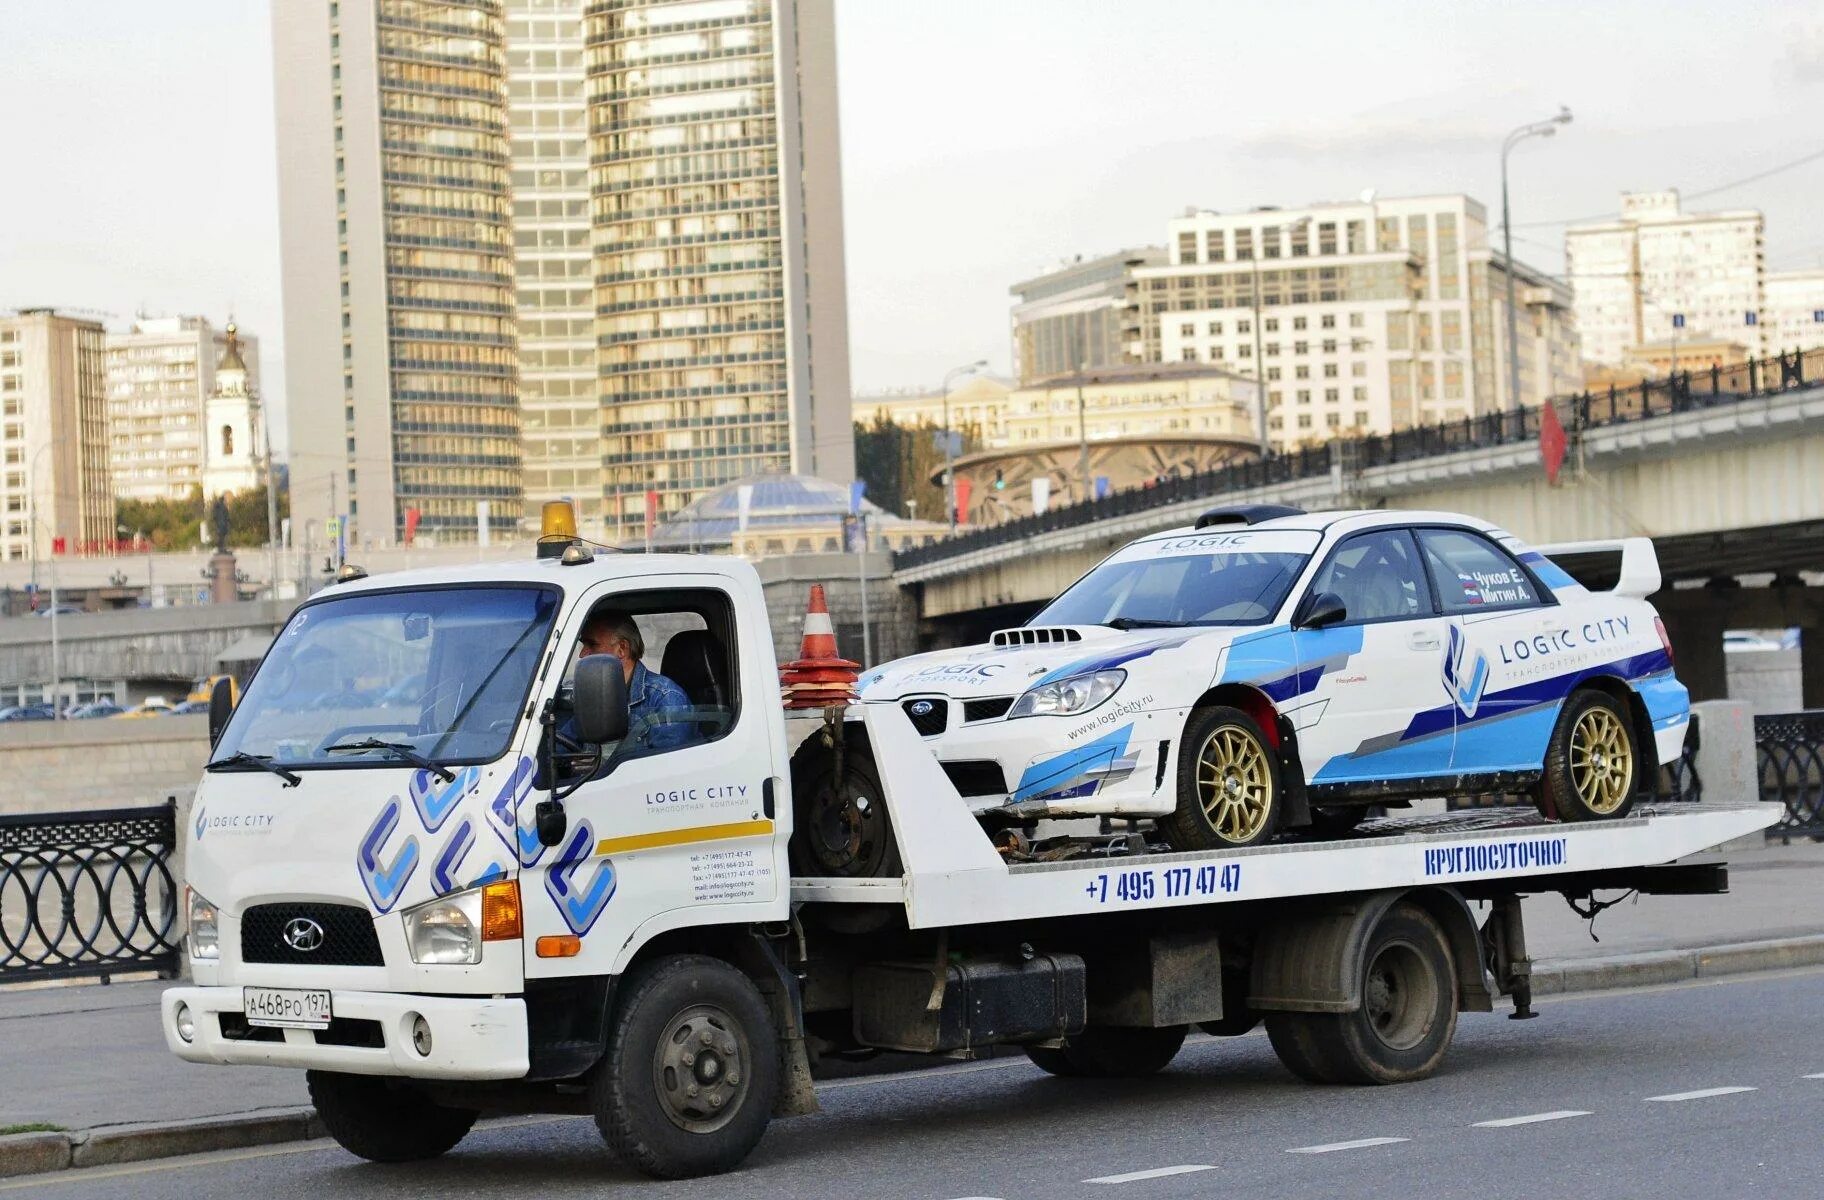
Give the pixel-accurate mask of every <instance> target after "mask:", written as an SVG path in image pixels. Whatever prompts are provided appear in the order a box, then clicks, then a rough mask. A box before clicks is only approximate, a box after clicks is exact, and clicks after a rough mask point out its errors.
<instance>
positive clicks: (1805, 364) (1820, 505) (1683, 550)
mask: <svg viewBox="0 0 1824 1200" xmlns="http://www.w3.org/2000/svg"><path fill="white" fill-rule="evenodd" d="M1789 364H1790V367H1789V369H1787V370H1785V371H1775V370H1771V369H1769V370H1764V371H1756V372H1755V373H1754V375H1753V377H1740V376H1734V375H1732V373H1731V372H1728V371H1723V372H1718V373H1717V374H1716V375H1713V376H1709V377H1698V379H1697V380H1696V381H1695V382H1696V386H1695V388H1693V387H1692V386H1691V385H1690V384H1683V385H1681V386H1678V387H1668V386H1667V385H1665V384H1657V385H1647V386H1644V387H1642V388H1640V389H1630V390H1629V391H1627V392H1618V393H1611V394H1609V395H1607V396H1589V397H1580V398H1576V399H1573V400H1570V401H1564V402H1560V411H1561V412H1562V413H1563V417H1562V418H1561V420H1562V423H1563V425H1564V426H1565V428H1566V431H1567V434H1568V440H1569V447H1568V453H1567V457H1566V460H1565V463H1564V466H1563V469H1562V471H1561V473H1560V475H1559V478H1558V481H1557V482H1556V483H1555V484H1554V483H1548V482H1547V480H1546V477H1545V473H1544V470H1543V468H1542V466H1541V461H1540V449H1539V427H1538V415H1537V413H1536V412H1529V413H1526V414H1506V415H1505V416H1503V415H1496V416H1495V417H1493V418H1473V419H1471V420H1470V421H1468V422H1464V423H1462V424H1461V425H1458V426H1447V427H1441V428H1439V429H1424V430H1411V431H1405V432H1402V433H1400V434H1395V435H1391V436H1387V437H1378V438H1364V439H1359V440H1345V441H1337V442H1332V443H1330V444H1329V445H1328V446H1323V447H1318V448H1315V449H1313V450H1307V451H1303V452H1301V453H1299V454H1296V455H1292V456H1287V457H1283V458H1280V459H1278V460H1274V461H1270V462H1267V463H1261V464H1244V465H1241V466H1237V467H1234V468H1229V469H1226V470H1223V471H1219V472H1215V473H1213V474H1212V475H1211V476H1208V477H1199V478H1194V479H1179V480H1167V481H1165V482H1164V483H1162V484H1161V485H1159V486H1157V487H1154V488H1151V489H1146V490H1140V491H1134V492H1126V493H1120V494H1117V495H1115V496H1110V497H1106V498H1104V499H1103V500H1101V501H1097V502H1093V503H1090V504H1079V505H1074V506H1071V507H1070V508H1066V509H1060V510H1057V511H1055V512H1053V513H1048V514H1045V515H1044V516H1040V517H1031V518H1026V519H1024V520H1020V521H1014V522H1010V523H1008V524H1007V525H1003V526H997V527H993V528H989V529H983V530H978V531H972V532H970V533H967V534H964V535H962V536H960V537H957V538H953V539H949V540H947V541H944V542H940V543H937V544H935V545H931V546H926V547H921V548H918V549H915V550H910V551H905V552H902V553H901V554H899V555H897V556H896V557H895V560H894V579H895V581H896V582H897V583H899V584H900V585H901V586H902V587H904V588H905V589H906V590H907V591H908V592H910V593H911V596H912V599H913V602H914V603H915V605H916V607H917V610H918V613H919V617H920V619H921V624H922V633H923V638H924V640H925V642H926V643H927V644H931V645H951V644H960V643H965V642H972V641H977V640H981V639H983V638H984V637H985V636H986V634H987V633H988V632H990V631H992V630H993V629H996V628H1001V627H1004V626H1006V625H1009V624H1017V623H1018V622H1019V621H1021V620H1023V619H1025V617H1027V616H1028V615H1030V614H1031V613H1032V612H1033V611H1034V610H1035V609H1036V608H1037V607H1038V605H1039V604H1041V603H1042V602H1043V601H1045V600H1048V599H1050V598H1051V597H1053V596H1055V595H1057V594H1058V592H1059V591H1061V590H1062V589H1063V588H1065V587H1066V586H1068V585H1069V584H1070V583H1071V582H1072V581H1073V580H1075V579H1076V578H1077V577H1078V576H1080V575H1081V574H1082V573H1083V572H1084V571H1086V570H1088V569H1089V568H1090V567H1091V566H1093V565H1094V564H1095V563H1096V562H1098V561H1099V560H1100V559H1101V558H1102V557H1103V556H1105V555H1106V554H1108V553H1109V552H1110V551H1111V550H1113V549H1114V548H1116V547H1117V546H1119V545H1121V544H1122V543H1124V542H1126V541H1128V540H1130V539H1132V538H1134V537H1137V536H1140V535H1142V534H1146V533H1150V532H1153V531H1156V530H1159V529H1167V528H1171V527H1173V526H1175V525H1185V524H1189V523H1190V522H1192V521H1193V520H1195V519H1196V517H1197V516H1198V514H1200V513H1202V512H1204V511H1205V510H1207V509H1208V508H1210V507H1212V506H1213V505H1215V504H1218V503H1247V502H1276V503H1285V504H1295V505H1298V506H1299V507H1301V508H1304V509H1306V510H1308V511H1317V510H1319V509H1327V508H1419V509H1442V510H1447V511H1460V512H1467V513H1473V514H1475V515H1477V516H1480V517H1484V518H1486V519H1488V520H1490V521H1494V522H1496V523H1498V524H1500V525H1502V526H1505V527H1506V528H1508V529H1511V530H1512V531H1514V532H1515V533H1517V534H1519V535H1520V536H1522V537H1524V538H1526V539H1527V540H1528V541H1531V542H1534V543H1539V544H1546V543H1552V542H1570V541H1584V540H1591V539H1601V538H1614V537H1621V536H1634V535H1644V536H1648V537H1651V538H1653V540H1654V543H1655V546H1656V547H1657V548H1658V551H1659V556H1660V562H1661V566H1662V569H1663V571H1664V576H1665V580H1666V585H1667V586H1666V589H1665V590H1664V591H1662V592H1661V593H1660V594H1659V595H1658V596H1656V597H1655V598H1654V600H1655V603H1656V604H1658V605H1659V607H1660V610H1661V612H1662V613H1663V614H1664V615H1665V618H1666V624H1667V627H1668V629H1669V630H1670V632H1671V634H1672V637H1673V640H1674V643H1675V647H1676V649H1677V651H1678V655H1679V673H1680V675H1681V676H1683V677H1685V678H1686V680H1687V682H1688V683H1689V684H1690V685H1691V686H1692V689H1693V691H1694V693H1696V694H1697V695H1698V696H1699V697H1700V698H1720V697H1722V696H1723V695H1725V694H1726V691H1725V689H1726V683H1725V672H1724V660H1723V642H1722V634H1723V630H1724V629H1726V628H1772V627H1790V626H1795V625H1796V626H1799V627H1800V628H1802V629H1803V630H1805V636H1804V638H1803V645H1802V650H1801V657H1802V660H1803V673H1804V683H1803V690H1804V696H1805V703H1806V704H1807V706H1824V586H1820V585H1824V353H1814V354H1812V355H1807V356H1805V357H1804V358H1798V357H1797V356H1794V357H1793V358H1792V359H1790V360H1789ZM1757 366H1762V367H1766V366H1768V364H1757ZM1739 370H1741V371H1744V372H1745V371H1746V370H1747V369H1746V368H1742V369H1739ZM1707 384H1708V385H1712V386H1713V388H1714V390H1712V391H1706V390H1705V386H1706V385H1707Z"/></svg>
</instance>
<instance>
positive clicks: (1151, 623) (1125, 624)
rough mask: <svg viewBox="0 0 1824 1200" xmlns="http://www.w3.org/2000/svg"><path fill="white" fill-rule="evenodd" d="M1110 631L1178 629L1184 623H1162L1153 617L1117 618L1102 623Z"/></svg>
mask: <svg viewBox="0 0 1824 1200" xmlns="http://www.w3.org/2000/svg"><path fill="white" fill-rule="evenodd" d="M1102 623H1103V624H1104V625H1106V626H1108V627H1109V628H1110V629H1120V630H1128V629H1176V628H1178V627H1179V626H1180V625H1183V624H1184V622H1183V621H1160V620H1157V619H1155V618H1153V617H1116V618H1115V619H1114V620H1112V621H1104V622H1102Z"/></svg>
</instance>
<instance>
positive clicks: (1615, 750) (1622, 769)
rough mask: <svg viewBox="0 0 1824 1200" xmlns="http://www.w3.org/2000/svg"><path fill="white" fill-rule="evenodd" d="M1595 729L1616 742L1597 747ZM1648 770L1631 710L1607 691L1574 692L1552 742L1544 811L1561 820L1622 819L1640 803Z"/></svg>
mask: <svg viewBox="0 0 1824 1200" xmlns="http://www.w3.org/2000/svg"><path fill="white" fill-rule="evenodd" d="M1592 730H1601V731H1604V732H1605V733H1606V734H1607V735H1608V738H1610V739H1612V740H1607V741H1605V742H1604V744H1603V745H1601V746H1593V745H1592V744H1591V743H1590V741H1589V740H1588V737H1589V736H1590V735H1591V731H1592ZM1598 736H1600V735H1598ZM1644 774H1645V772H1643V771H1642V770H1641V754H1640V746H1639V742H1638V738H1637V735H1636V734H1635V731H1634V722H1633V721H1632V720H1631V719H1630V718H1629V716H1628V712H1627V709H1625V708H1624V707H1622V705H1621V704H1620V703H1619V702H1618V701H1617V700H1616V699H1615V698H1614V697H1613V696H1610V695H1609V694H1608V693H1606V692H1599V691H1595V690H1593V689H1588V688H1585V689H1582V690H1580V691H1575V692H1572V693H1571V694H1570V696H1569V697H1568V698H1567V699H1566V700H1565V702H1564V710H1563V711H1562V712H1560V713H1559V714H1558V724H1557V725H1555V726H1554V727H1553V728H1552V740H1551V741H1550V742H1549V743H1547V745H1546V750H1545V777H1544V779H1543V780H1542V781H1541V783H1540V801H1539V810H1540V811H1541V812H1543V813H1544V814H1545V815H1546V816H1548V817H1554V818H1556V819H1557V820H1560V821H1613V820H1618V819H1619V818H1621V817H1625V816H1627V815H1628V810H1629V809H1631V808H1633V807H1634V798H1635V797H1636V796H1637V795H1639V794H1640V789H1641V781H1642V776H1643V775H1644Z"/></svg>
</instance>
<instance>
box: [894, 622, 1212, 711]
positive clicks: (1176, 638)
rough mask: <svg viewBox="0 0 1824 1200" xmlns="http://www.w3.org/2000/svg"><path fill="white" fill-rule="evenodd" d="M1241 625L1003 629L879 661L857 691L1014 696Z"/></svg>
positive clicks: (897, 697) (900, 696)
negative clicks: (966, 642)
mask: <svg viewBox="0 0 1824 1200" xmlns="http://www.w3.org/2000/svg"><path fill="white" fill-rule="evenodd" d="M1240 632H1245V631H1244V630H1242V629H1238V628H1224V627H1220V626H1208V625H1199V626H1190V627H1183V628H1172V629H1134V630H1125V631H1124V630H1120V629H1111V628H1109V627H1108V626H1106V625H1059V626H1045V627H1039V628H1032V627H1027V628H1020V629H1010V630H1002V631H1001V632H999V633H996V634H995V635H994V640H993V641H991V642H989V643H987V644H985V645H977V646H963V647H959V648H957V649H954V650H935V651H932V652H931V653H929V654H914V655H912V656H911V657H909V658H901V659H895V660H894V661H892V662H890V663H884V664H882V665H881V666H879V667H876V668H874V669H873V670H871V671H868V672H867V673H866V674H864V675H863V676H862V677H861V698H862V699H863V700H864V701H890V700H900V699H904V698H907V697H911V696H946V697H951V698H955V699H970V698H974V697H988V696H1017V695H1019V694H1020V693H1022V692H1024V691H1026V690H1027V689H1028V688H1031V687H1034V686H1036V685H1037V684H1039V683H1040V682H1050V681H1051V680H1054V679H1064V678H1067V677H1069V676H1071V675H1080V674H1083V673H1085V672H1088V671H1100V670H1106V669H1108V668H1111V667H1119V666H1121V665H1123V664H1124V663H1127V662H1130V661H1132V660H1134V659H1137V658H1141V657H1144V656H1146V655H1148V654H1152V653H1154V652H1155V651H1159V650H1164V649H1169V648H1171V647H1173V646H1181V645H1183V644H1184V643H1185V642H1187V641H1189V640H1190V639H1191V638H1193V637H1195V638H1211V637H1214V638H1224V637H1225V636H1228V635H1233V634H1235V633H1240Z"/></svg>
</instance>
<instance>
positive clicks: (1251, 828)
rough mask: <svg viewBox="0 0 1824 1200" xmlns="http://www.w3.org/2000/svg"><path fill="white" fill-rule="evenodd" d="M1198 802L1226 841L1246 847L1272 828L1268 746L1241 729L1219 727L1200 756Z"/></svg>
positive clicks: (1198, 762) (1208, 738)
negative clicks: (1268, 817)
mask: <svg viewBox="0 0 1824 1200" xmlns="http://www.w3.org/2000/svg"><path fill="white" fill-rule="evenodd" d="M1197 798H1198V800H1199V802H1201V803H1202V805H1203V815H1204V817H1205V819H1206V820H1208V821H1209V823H1210V827H1211V828H1212V829H1214V830H1215V831H1216V832H1217V834H1218V835H1219V836H1221V838H1222V839H1223V840H1224V841H1226V842H1232V843H1234V844H1235V845H1245V844H1246V843H1247V842H1250V841H1252V840H1253V839H1254V838H1255V837H1257V836H1259V834H1260V831H1261V830H1262V829H1264V828H1265V827H1266V824H1267V814H1268V813H1270V812H1271V811H1272V809H1273V775H1272V772H1271V769H1270V767H1269V764H1268V762H1267V751H1266V747H1264V746H1262V745H1261V744H1260V742H1259V740H1258V739H1256V738H1255V737H1254V735H1253V734H1251V733H1249V732H1248V731H1247V730H1245V729H1243V728H1241V727H1240V726H1238V725H1218V726H1217V727H1216V728H1215V729H1213V730H1211V731H1210V736H1209V737H1207V738H1205V739H1204V741H1203V748H1202V749H1201V750H1199V751H1198V752H1197Z"/></svg>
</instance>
